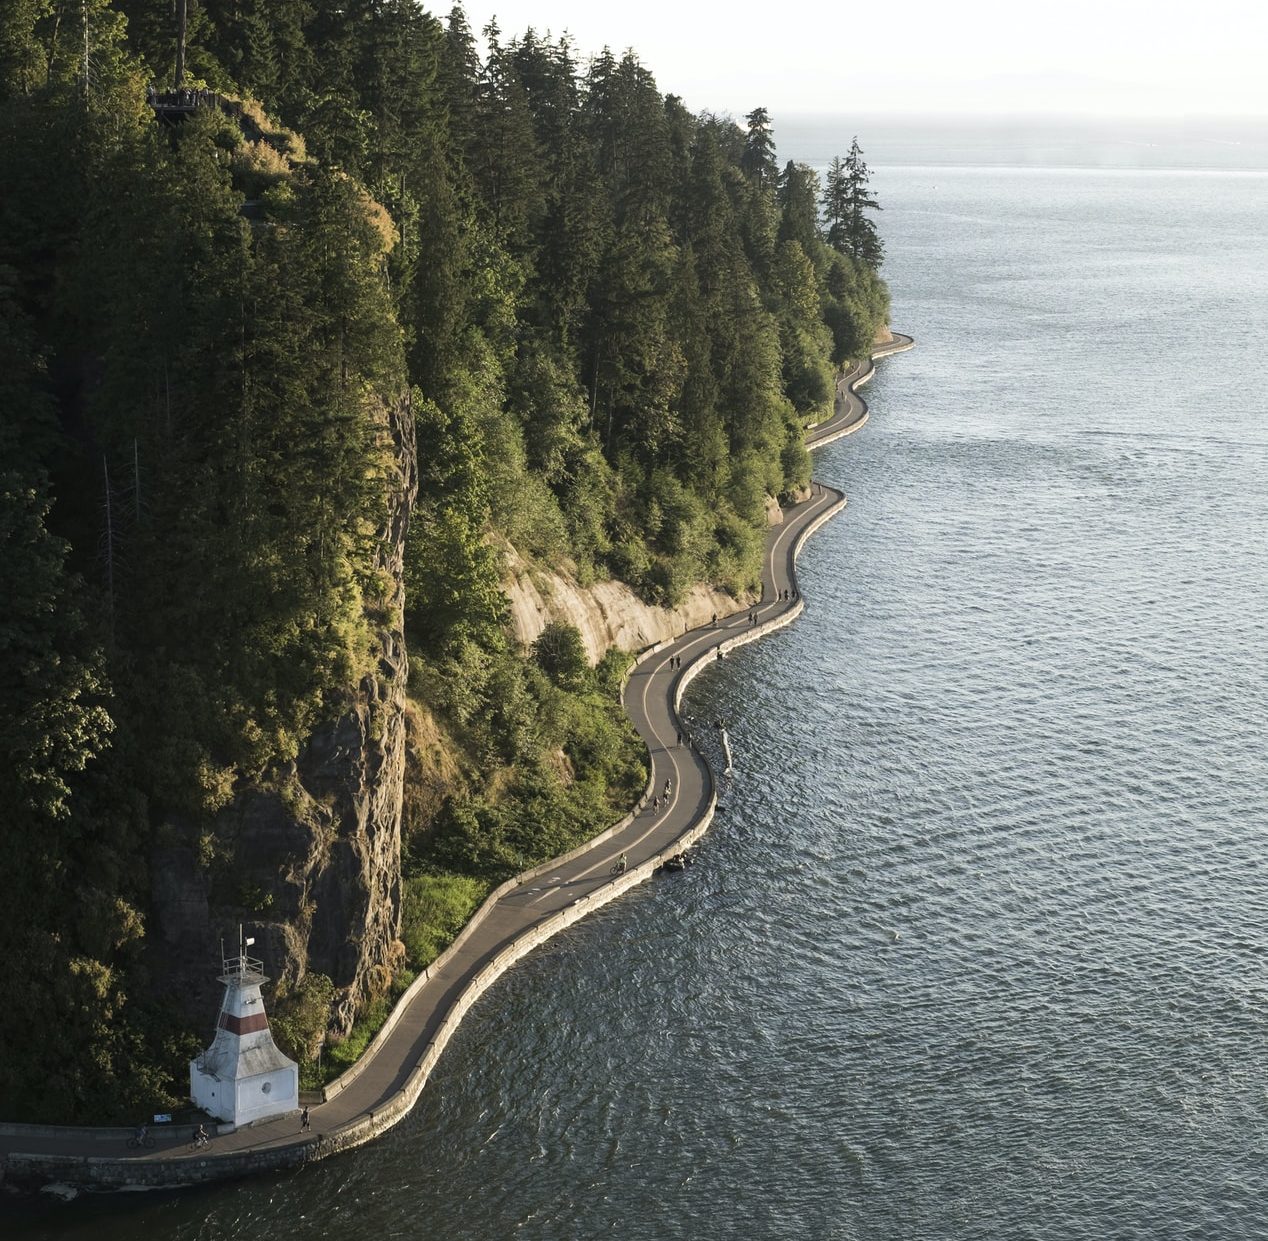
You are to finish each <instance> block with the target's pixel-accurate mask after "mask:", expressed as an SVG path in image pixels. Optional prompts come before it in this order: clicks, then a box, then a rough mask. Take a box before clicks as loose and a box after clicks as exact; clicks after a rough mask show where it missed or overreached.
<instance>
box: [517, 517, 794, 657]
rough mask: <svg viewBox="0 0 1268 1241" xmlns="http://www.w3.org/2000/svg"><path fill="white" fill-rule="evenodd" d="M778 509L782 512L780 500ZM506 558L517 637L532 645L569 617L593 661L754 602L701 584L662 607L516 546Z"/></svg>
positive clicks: (622, 587) (619, 584)
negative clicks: (584, 582)
mask: <svg viewBox="0 0 1268 1241" xmlns="http://www.w3.org/2000/svg"><path fill="white" fill-rule="evenodd" d="M774 512H775V514H777V515H778V514H779V506H778V505H777V504H776V505H774ZM780 520H782V517H780ZM505 563H506V567H507V573H508V577H507V581H506V583H505V590H506V595H507V598H508V599H509V600H510V604H511V624H512V626H513V628H514V630H515V636H516V637H517V638H518V639H519V640H520V641H521V642H523V643H524V644H525V645H526V646H527V645H529V644H531V643H532V642H534V641H536V639H537V637H538V636H539V635H540V634H541V632H542V630H543V629H545V628H546V626H547V625H549V624H550V623H551V622H552V621H566V622H567V623H568V624H570V625H575V626H576V627H577V629H578V630H580V632H581V639H582V641H583V642H584V643H585V647H586V654H587V656H588V657H589V659H590V662H591V663H595V662H597V661H598V660H599V659H600V658H601V657H602V655H603V653H604V651H606V650H607V649H608V648H609V647H613V646H615V647H619V648H620V649H622V650H626V651H637V650H641V649H642V648H643V647H645V646H649V645H650V644H651V643H653V642H659V641H661V640H662V639H665V638H674V637H677V636H678V635H679V634H681V633H685V632H686V631H687V630H688V629H694V628H695V627H696V626H697V625H703V624H707V623H708V621H709V620H710V618H711V617H712V616H713V615H714V614H715V613H716V614H717V615H718V616H725V615H727V614H728V613H730V612H734V611H735V610H736V609H737V608H739V607H743V606H744V604H745V603H747V602H749V600H748V599H747V598H744V599H738V600H737V599H735V598H734V597H733V596H731V595H729V594H727V593H726V592H725V591H722V590H714V589H711V588H709V587H708V586H702V585H697V586H693V587H692V588H691V590H690V591H688V593H687V596H686V598H685V599H684V600H683V602H682V603H681V604H680V605H679V606H678V607H676V608H661V607H656V606H655V605H654V604H650V603H644V602H643V600H641V599H640V598H639V597H638V596H637V595H636V594H635V593H634V592H633V591H632V590H631V589H630V588H629V587H628V586H627V585H625V583H624V582H618V581H606V582H595V583H594V584H593V585H591V586H581V585H579V584H578V582H577V580H576V579H575V578H574V577H573V576H572V575H571V574H570V573H569V572H568V571H567V570H566V569H559V568H557V569H553V570H545V569H542V568H541V567H539V566H532V565H529V564H528V563H526V562H525V561H524V559H523V558H522V557H521V556H519V555H518V554H517V553H516V552H515V550H514V548H510V547H508V548H507V549H506V562H505Z"/></svg>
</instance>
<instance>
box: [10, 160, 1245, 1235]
mask: <svg viewBox="0 0 1268 1241" xmlns="http://www.w3.org/2000/svg"><path fill="white" fill-rule="evenodd" d="M875 186H876V188H877V190H878V192H879V194H880V196H881V198H882V201H883V202H884V204H885V206H886V212H885V215H884V216H883V217H882V223H883V226H884V230H885V234H886V238H887V243H888V249H889V262H888V265H887V268H886V274H887V276H888V278H889V280H890V282H891V284H892V287H893V291H894V322H895V325H896V326H898V327H901V328H902V330H904V331H908V332H911V333H912V334H914V335H915V336H916V337H917V338H918V341H919V344H918V347H917V349H916V350H914V351H913V352H911V353H908V354H904V355H902V356H901V357H898V358H894V359H892V360H890V361H887V362H884V363H882V366H881V370H880V373H879V375H878V377H877V379H876V380H875V381H874V382H873V384H872V385H871V387H870V390H869V399H870V401H871V404H872V408H873V416H872V420H871V422H870V423H869V425H868V426H867V428H866V429H865V430H864V431H863V432H862V433H861V434H859V435H857V436H854V437H852V438H850V439H847V440H845V441H843V442H841V443H839V444H836V445H834V446H832V447H830V448H829V449H827V450H826V451H825V452H824V453H823V454H821V455H820V457H819V458H818V473H819V475H820V477H822V478H824V479H825V480H829V481H832V482H837V483H841V484H843V485H844V486H845V488H846V490H847V491H848V493H849V495H850V506H849V508H848V509H847V510H846V512H845V513H844V514H843V515H842V516H841V517H839V518H838V519H837V520H836V521H834V522H833V523H831V524H830V525H829V526H828V527H826V528H825V529H824V531H822V532H821V533H820V534H819V535H817V536H816V537H815V539H814V540H813V541H812V542H811V544H810V545H809V546H808V547H807V550H806V552H805V554H804V555H803V558H802V562H801V569H802V586H803V590H804V593H805V595H806V596H807V599H808V601H809V603H810V607H809V609H808V611H807V613H806V615H805V616H804V617H803V619H802V620H801V621H800V622H799V623H798V624H797V625H796V626H794V627H793V628H791V629H788V630H785V631H783V632H781V633H779V634H777V635H775V636H773V637H771V638H768V639H766V640H765V641H764V642H762V643H760V644H757V645H755V646H750V647H748V648H746V649H745V650H744V651H743V652H741V653H737V654H736V655H735V656H734V657H733V658H731V659H729V660H727V661H726V662H725V664H724V665H722V666H720V667H717V668H713V669H710V671H709V672H708V673H707V674H706V675H705V676H704V677H702V678H701V679H700V680H699V681H698V682H697V683H696V688H695V689H694V690H693V697H692V709H694V710H697V711H698V712H699V713H700V714H702V715H705V714H707V715H708V716H714V715H717V714H724V715H726V716H729V717H731V718H732V719H733V721H734V727H733V736H734V747H735V751H736V756H737V774H736V776H735V778H734V780H733V782H732V786H731V788H730V790H729V792H728V794H727V796H726V799H725V801H726V808H725V811H724V813H722V814H721V815H720V816H719V820H718V824H717V826H716V827H715V829H714V830H713V832H712V833H711V834H710V835H709V836H708V837H707V839H706V841H705V844H704V847H703V850H702V856H701V861H700V863H699V864H698V865H697V866H696V867H695V868H694V869H693V870H691V871H689V872H687V873H686V874H684V875H680V876H673V877H669V878H665V879H663V880H657V881H655V882H653V883H652V884H650V885H648V886H646V887H644V888H643V889H642V890H640V891H638V892H636V893H633V894H632V895H631V896H629V897H628V898H627V899H625V900H623V901H621V902H620V903H619V904H617V905H616V906H614V907H609V908H608V909H606V910H604V911H602V912H601V913H599V914H597V915H596V916H595V917H593V918H592V919H590V920H589V921H587V922H585V923H584V924H582V925H580V926H578V927H575V928H573V929H572V930H571V931H569V932H567V933H565V934H564V935H563V936H561V937H560V938H559V939H557V940H556V941H554V942H553V943H552V944H551V945H549V946H548V947H546V948H545V949H543V950H541V951H539V952H538V953H536V954H535V955H534V956H532V957H531V958H530V959H529V960H527V961H526V962H525V963H524V964H523V965H522V966H521V967H519V968H518V969H516V970H515V971H514V972H513V973H512V974H511V975H509V976H508V977H507V978H506V979H505V980H504V981H503V982H502V983H500V984H499V985H498V986H497V987H495V988H494V989H493V990H492V991H491V992H490V993H489V994H488V995H487V996H486V997H485V999H484V1000H483V1001H482V1002H481V1003H480V1005H479V1006H478V1007H477V1009H476V1010H475V1012H474V1013H473V1015H472V1016H471V1017H470V1018H469V1019H468V1021H467V1022H466V1024H465V1025H464V1027H463V1029H462V1030H461V1032H460V1035H459V1036H458V1038H457V1039H456V1040H455V1042H454V1043H453V1044H452V1045H451V1047H450V1050H449V1051H448V1052H447V1053H446V1055H445V1057H444V1058H443V1061H442V1063H441V1065H440V1068H439V1071H438V1072H437V1074H436V1076H435V1078H434V1082H433V1085H432V1087H431V1088H430V1089H429V1090H428V1092H427V1093H426V1095H425V1096H424V1099H423V1101H422V1103H421V1104H420V1106H419V1108H418V1109H417V1111H416V1112H415V1114H414V1115H413V1116H412V1117H411V1118H410V1119H409V1120H408V1121H407V1122H406V1123H405V1124H403V1125H402V1126H400V1127H399V1128H398V1129H397V1130H395V1131H394V1132H393V1133H391V1134H390V1135H389V1136H388V1137H386V1138H385V1139H384V1140H382V1141H380V1142H379V1143H377V1144H375V1145H373V1146H372V1147H370V1148H368V1149H365V1150H362V1151H360V1152H358V1153H355V1154H352V1155H350V1156H347V1157H345V1158H343V1159H341V1160H335V1161H332V1162H330V1163H327V1164H324V1165H322V1166H320V1167H317V1168H314V1169H312V1170H310V1171H308V1172H306V1173H304V1174H302V1175H298V1176H293V1177H287V1178H283V1179H278V1180H271V1181H270V1180H265V1181H254V1182H248V1183H244V1184H242V1185H239V1186H232V1187H228V1188H221V1189H216V1190H212V1191H208V1192H202V1193H197V1194H193V1195H187V1196H178V1197H172V1198H167V1197H163V1198H160V1197H151V1196H144V1197H137V1196H134V1197H132V1198H131V1199H130V1200H129V1201H128V1202H127V1203H126V1204H120V1202H119V1201H118V1200H117V1199H116V1200H114V1201H113V1202H111V1203H106V1204H103V1203H87V1204H85V1203H82V1202H81V1203H74V1204H71V1205H70V1206H69V1207H59V1208H57V1209H55V1210H52V1211H48V1210H41V1211H39V1212H38V1213H37V1214H36V1215H35V1216H34V1217H31V1218H29V1219H28V1220H26V1221H25V1223H24V1224H23V1225H22V1226H21V1230H22V1231H23V1232H24V1233H26V1234H29V1235H36V1234H40V1235H49V1236H57V1237H85V1238H87V1237H94V1238H96V1239H98V1241H111V1239H114V1238H122V1237H131V1236H138V1235H144V1236H146V1237H147V1238H149V1239H150V1241H166V1239H167V1238H177V1237H181V1238H195V1237H197V1238H222V1237H223V1238H230V1237H236V1236H243V1235H247V1233H248V1232H250V1233H252V1234H255V1235H283V1233H284V1234H285V1235H290V1236H316V1235H323V1236H325V1237H328V1238H331V1239H333V1241H342V1239H344V1238H348V1239H353V1238H358V1239H359V1238H373V1239H375V1241H378V1239H379V1238H390V1237H425V1238H434V1239H436V1241H448V1239H451V1238H502V1237H511V1236H515V1237H523V1238H540V1239H543V1241H547V1239H549V1241H556V1239H564V1238H568V1239H572V1238H592V1237H602V1236H613V1237H620V1238H633V1239H642V1238H647V1239H651V1238H666V1237H689V1238H693V1239H712V1238H718V1239H721V1238H734V1237H745V1238H753V1239H755V1241H766V1239H771V1241H775V1239H783V1238H790V1237H813V1238H862V1239H866V1241H900V1239H901V1241H908V1239H914V1238H955V1239H960V1238H978V1237H980V1238H1062V1239H1066V1238H1096V1239H1103V1238H1134V1237H1141V1238H1146V1237H1148V1238H1157V1237H1167V1238H1179V1237H1221V1238H1224V1237H1228V1238H1236V1237H1248V1238H1249V1237H1262V1236H1264V1235H1265V1234H1266V1233H1268V1140H1266V1136H1265V1135H1266V1134H1268V979H1266V977H1265V964H1266V962H1268V957H1266V955H1265V947H1266V945H1268V918H1266V915H1268V874H1266V873H1265V866H1264V857H1265V854H1266V853H1268V794H1266V793H1265V788H1266V787H1268V759H1266V758H1265V751H1264V742H1265V735H1264V734H1265V729H1264V703H1265V701H1266V700H1268V674H1266V672H1265V663H1264V652H1265V649H1266V647H1268V643H1266V640H1265V639H1266V634H1265V626H1266V624H1268V622H1266V620H1265V618H1266V617H1268V499H1266V497H1265V487H1266V484H1265V480H1266V479H1268V468H1266V467H1268V427H1266V426H1265V404H1266V401H1265V396H1264V393H1265V391H1266V390H1268V362H1266V360H1265V352H1264V348H1263V341H1264V340H1265V339H1268V211H1266V210H1265V201H1266V197H1268V194H1266V191H1268V179H1265V178H1264V177H1263V176H1257V175H1238V174H1235V173H1229V174H1224V173H1221V174H1193V173H1167V172H1149V173H1139V172H1134V173H1125V172H1122V173H1115V172H1088V171H1082V172H1063V171H1059V170H1042V169H1039V170H1036V169H1030V170H1009V169H1000V168H992V169H973V168H948V167H937V168H933V167H930V168H927V169H922V168H914V167H903V168H898V167H890V168H881V169H880V170H879V171H878V172H877V174H876V177H875Z"/></svg>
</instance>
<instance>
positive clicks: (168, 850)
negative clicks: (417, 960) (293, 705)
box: [151, 398, 418, 1032]
mask: <svg viewBox="0 0 1268 1241" xmlns="http://www.w3.org/2000/svg"><path fill="white" fill-rule="evenodd" d="M384 419H385V422H386V425H387V427H388V429H389V430H390V432H391V437H392V443H393V447H394V450H395V451H394V456H395V465H396V470H395V478H394V481H393V485H392V487H391V496H390V500H389V508H388V522H387V528H386V530H385V531H384V536H385V537H384V538H383V541H382V545H381V550H380V552H379V561H378V566H377V567H378V568H380V569H381V570H382V573H383V577H384V579H385V580H387V581H389V582H390V583H392V593H391V596H390V597H389V598H388V599H387V600H385V601H383V606H382V608H381V610H379V611H376V612H375V613H374V619H375V621H376V634H375V636H376V638H377V643H378V652H377V654H378V659H377V664H376V666H375V668H374V669H373V671H371V672H370V673H369V674H368V675H366V676H364V677H363V678H362V680H361V681H360V683H359V684H357V685H355V686H350V687H349V689H348V694H347V700H346V704H345V707H344V710H343V711H342V713H341V714H340V715H339V716H338V717H337V718H336V719H334V720H332V721H330V722H329V723H327V724H325V725H323V726H322V727H320V728H319V729H317V730H316V731H315V732H314V733H313V734H312V735H311V736H310V737H309V738H308V739H307V742H306V744H305V745H304V746H303V748H302V749H301V751H300V754H299V756H298V758H297V760H296V761H295V762H294V763H291V764H289V765H288V766H287V767H286V768H285V769H283V770H281V771H277V772H274V773H271V776H270V778H269V779H268V780H267V781H266V782H265V783H264V784H263V785H261V786H260V787H253V788H248V789H245V790H243V791H242V792H240V793H239V794H238V796H237V797H236V798H235V800H234V801H233V803H232V804H231V805H230V806H228V807H227V808H226V809H225V810H224V811H223V812H222V814H221V815H220V817H219V820H218V822H217V824H216V836H217V838H218V839H220V840H224V841H229V842H232V857H231V859H228V861H227V864H226V863H225V862H223V861H222V862H219V863H217V862H213V863H212V864H211V866H210V868H209V867H208V866H207V865H206V859H200V858H198V857H197V855H196V852H195V848H194V847H193V846H191V845H189V844H184V843H182V844H179V845H169V846H167V847H164V848H160V849H157V850H156V851H155V853H154V855H153V856H152V858H151V888H152V894H153V900H154V911H155V917H156V922H157V928H156V929H157V930H158V932H159V940H160V941H161V943H162V947H161V949H160V951H161V953H162V954H163V960H162V961H161V962H160V963H158V970H159V974H160V976H161V985H163V986H164V987H165V988H169V989H170V990H171V991H174V992H175V994H176V996H177V998H178V999H179V1000H180V1001H181V1002H182V1003H183V1004H184V1006H186V1007H187V1009H188V1010H189V1012H190V1015H191V1016H192V1017H193V1018H194V1019H195V1020H198V1019H199V1016H200V1014H201V1015H202V1017H203V1019H205V1021H206V1022H207V1023H208V1025H209V1026H210V1024H211V1022H212V1021H213V1020H214V1018H215V1014H216V1009H217V1004H218V1001H219V991H220V988H219V984H217V983H216V981H215V978H214V975H215V973H216V972H217V971H215V969H214V968H213V967H214V965H215V964H216V963H217V961H218V957H217V953H218V951H219V940H220V939H221V937H223V939H224V941H225V943H226V946H229V945H233V946H234V947H235V948H236V944H237V927H238V924H239V923H243V924H244V925H245V927H246V934H248V935H252V936H254V937H255V940H256V942H255V946H254V947H253V948H252V950H251V952H252V955H253V956H259V957H261V958H263V960H264V963H265V969H266V971H267V972H268V973H269V974H270V975H271V976H272V977H273V978H274V979H275V980H278V981H282V980H284V981H287V982H291V983H293V982H297V981H299V980H300V979H302V978H303V976H304V974H305V973H307V972H309V971H316V972H318V973H321V974H325V975H327V976H328V977H329V978H330V979H331V981H332V982H333V983H334V984H335V988H336V1003H335V1012H334V1018H333V1024H334V1027H335V1028H336V1029H337V1030H339V1031H340V1032H346V1031H347V1029H348V1028H349V1026H351V1024H352V1021H353V1019H354V1018H355V1016H356V1015H357V1012H358V1011H359V1009H360V1008H361V1006H362V1005H363V1003H364V1001H365V1000H366V999H367V998H369V997H372V996H374V995H376V994H378V993H380V992H381V991H383V990H384V989H385V988H386V986H387V983H388V982H389V981H390V978H391V974H392V971H393V969H394V968H395V965H396V964H397V962H398V960H399V954H400V953H401V952H402V948H401V945H400V943H399V940H398V938H397V933H398V930H399V923H400V885H401V880H400V874H401V867H400V853H401V848H400V846H401V799H402V787H403V779H404V772H405V761H406V755H405V716H404V712H405V688H406V680H407V675H408V666H407V658H406V652H405V638H404V628H403V626H404V621H403V607H404V588H403V559H404V549H405V531H406V526H407V523H408V520H409V513H410V511H411V509H412V507H413V504H414V500H415V498H416V496H417V488H418V479H417V462H416V459H415V450H414V422H413V412H412V410H411V409H410V406H409V402H408V400H407V399H404V398H402V399H401V400H400V401H398V402H397V403H396V405H395V406H394V407H393V408H391V409H389V410H385V411H384ZM218 866H219V870H217V867H218ZM226 871H227V873H228V874H230V875H231V876H232V878H231V880H229V881H225V880H224V879H223V873H224V872H226ZM232 950H233V949H231V951H232Z"/></svg>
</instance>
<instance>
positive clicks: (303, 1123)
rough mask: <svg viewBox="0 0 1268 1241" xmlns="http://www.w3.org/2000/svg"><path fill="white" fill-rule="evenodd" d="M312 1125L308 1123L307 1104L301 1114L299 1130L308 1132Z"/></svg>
mask: <svg viewBox="0 0 1268 1241" xmlns="http://www.w3.org/2000/svg"><path fill="white" fill-rule="evenodd" d="M310 1127H311V1126H310V1125H309V1123H308V1106H307V1104H305V1106H304V1110H303V1111H302V1112H300V1114H299V1131H300V1133H304V1132H306V1131H307V1130H308V1129H309V1128H310Z"/></svg>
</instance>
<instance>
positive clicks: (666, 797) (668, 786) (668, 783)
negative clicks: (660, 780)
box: [665, 780, 674, 801]
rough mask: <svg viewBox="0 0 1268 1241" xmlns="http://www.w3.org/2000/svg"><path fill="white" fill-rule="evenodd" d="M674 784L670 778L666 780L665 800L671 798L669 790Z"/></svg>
mask: <svg viewBox="0 0 1268 1241" xmlns="http://www.w3.org/2000/svg"><path fill="white" fill-rule="evenodd" d="M673 787H674V786H673V785H672V784H670V782H669V781H668V780H666V781H665V800H666V801H668V800H669V792H670V790H671V789H672V788H673Z"/></svg>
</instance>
